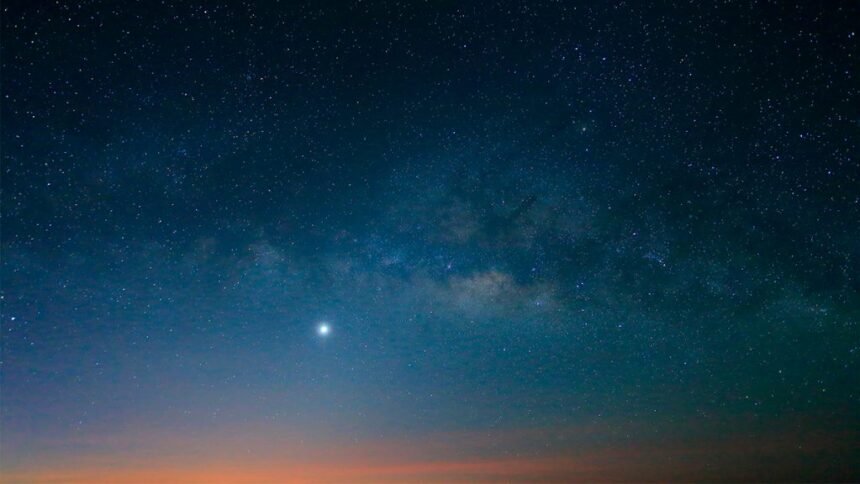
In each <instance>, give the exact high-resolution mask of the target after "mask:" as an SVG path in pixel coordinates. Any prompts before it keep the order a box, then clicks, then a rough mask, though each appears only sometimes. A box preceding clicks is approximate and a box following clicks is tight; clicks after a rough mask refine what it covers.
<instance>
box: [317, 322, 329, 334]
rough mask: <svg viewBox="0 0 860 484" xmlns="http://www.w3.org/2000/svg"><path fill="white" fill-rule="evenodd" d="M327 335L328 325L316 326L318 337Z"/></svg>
mask: <svg viewBox="0 0 860 484" xmlns="http://www.w3.org/2000/svg"><path fill="white" fill-rule="evenodd" d="M329 333H331V327H330V326H329V325H328V323H320V324H319V326H317V334H318V335H320V336H328V334H329Z"/></svg>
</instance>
